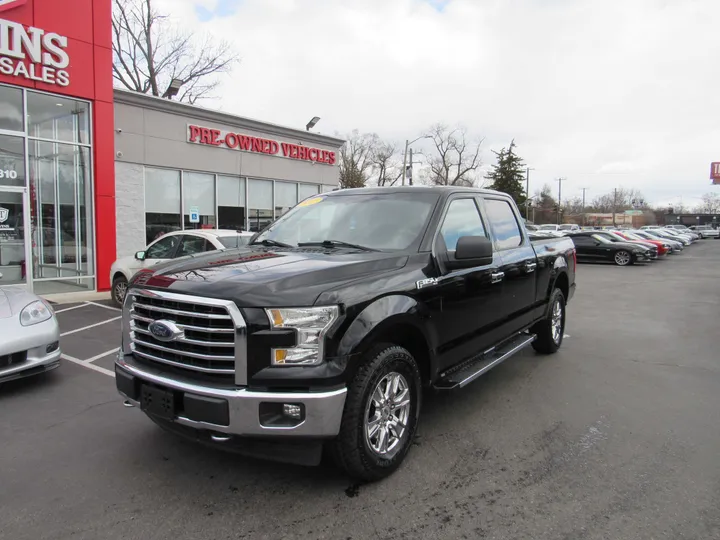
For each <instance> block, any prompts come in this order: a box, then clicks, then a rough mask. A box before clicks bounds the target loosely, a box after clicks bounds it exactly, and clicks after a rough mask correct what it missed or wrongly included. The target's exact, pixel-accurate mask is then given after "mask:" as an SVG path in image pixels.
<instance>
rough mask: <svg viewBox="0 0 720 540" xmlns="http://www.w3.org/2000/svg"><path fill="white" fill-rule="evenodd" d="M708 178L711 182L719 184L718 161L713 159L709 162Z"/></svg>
mask: <svg viewBox="0 0 720 540" xmlns="http://www.w3.org/2000/svg"><path fill="white" fill-rule="evenodd" d="M710 180H712V181H713V184H720V161H713V162H712V163H711V164H710Z"/></svg>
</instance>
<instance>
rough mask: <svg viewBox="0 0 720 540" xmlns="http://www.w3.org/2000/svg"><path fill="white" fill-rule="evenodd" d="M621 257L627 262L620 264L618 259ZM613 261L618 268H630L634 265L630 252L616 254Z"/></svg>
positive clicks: (623, 251) (622, 251) (621, 251)
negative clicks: (629, 266)
mask: <svg viewBox="0 0 720 540" xmlns="http://www.w3.org/2000/svg"><path fill="white" fill-rule="evenodd" d="M621 257H622V259H623V260H626V261H627V262H618V259H619V258H621ZM613 261H614V262H615V264H616V265H618V266H628V265H630V264H632V263H633V257H632V253H630V252H629V251H625V250H620V251H618V252H617V253H615V255H613Z"/></svg>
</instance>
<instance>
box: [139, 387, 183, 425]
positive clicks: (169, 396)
mask: <svg viewBox="0 0 720 540" xmlns="http://www.w3.org/2000/svg"><path fill="white" fill-rule="evenodd" d="M140 409H142V410H143V411H144V412H146V413H147V414H152V415H153V416H157V417H158V418H163V419H165V420H174V419H175V396H174V395H173V393H172V392H171V391H169V390H164V389H162V388H158V387H157V386H150V385H147V384H143V385H142V388H141V389H140Z"/></svg>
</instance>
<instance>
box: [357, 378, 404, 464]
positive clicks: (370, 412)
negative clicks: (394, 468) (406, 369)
mask: <svg viewBox="0 0 720 540" xmlns="http://www.w3.org/2000/svg"><path fill="white" fill-rule="evenodd" d="M409 416H410V386H409V385H408V382H407V379H405V377H404V376H403V375H401V374H400V373H397V372H394V371H393V372H390V373H388V374H387V375H385V376H384V377H383V378H382V379H381V380H380V381H379V382H378V384H377V385H376V386H375V389H374V390H373V392H372V394H371V395H370V399H368V404H367V406H366V407H365V440H366V442H367V444H368V446H369V447H370V449H371V450H372V451H373V452H374V453H375V454H377V455H378V456H381V457H383V458H385V459H390V458H392V457H393V456H394V455H395V454H396V453H397V452H398V450H400V448H402V445H401V444H400V441H401V440H402V437H403V434H404V433H405V430H406V429H407V424H408V418H409Z"/></svg>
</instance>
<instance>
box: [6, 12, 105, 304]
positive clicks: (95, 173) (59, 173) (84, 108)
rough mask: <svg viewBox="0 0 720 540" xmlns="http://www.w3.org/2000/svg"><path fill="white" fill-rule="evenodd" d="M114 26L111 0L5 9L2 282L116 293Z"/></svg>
mask: <svg viewBox="0 0 720 540" xmlns="http://www.w3.org/2000/svg"><path fill="white" fill-rule="evenodd" d="M110 21H111V0H64V1H63V2H58V1H56V0H6V1H3V2H1V3H0V273H2V274H3V277H2V279H0V283H2V284H25V285H28V286H30V287H31V288H33V289H34V290H35V291H37V292H39V293H48V294H49V293H61V292H70V291H88V290H96V288H101V289H102V288H107V287H108V286H109V283H108V278H107V277H106V276H105V274H107V269H109V267H110V265H111V264H112V260H113V258H114V255H115V185H114V174H113V146H112V145H113V138H112V122H113V104H112V100H113V94H112V48H111V47H112V45H111V34H110V28H111V24H110ZM97 245H102V246H103V248H104V249H103V250H97V249H96V246H97Z"/></svg>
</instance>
